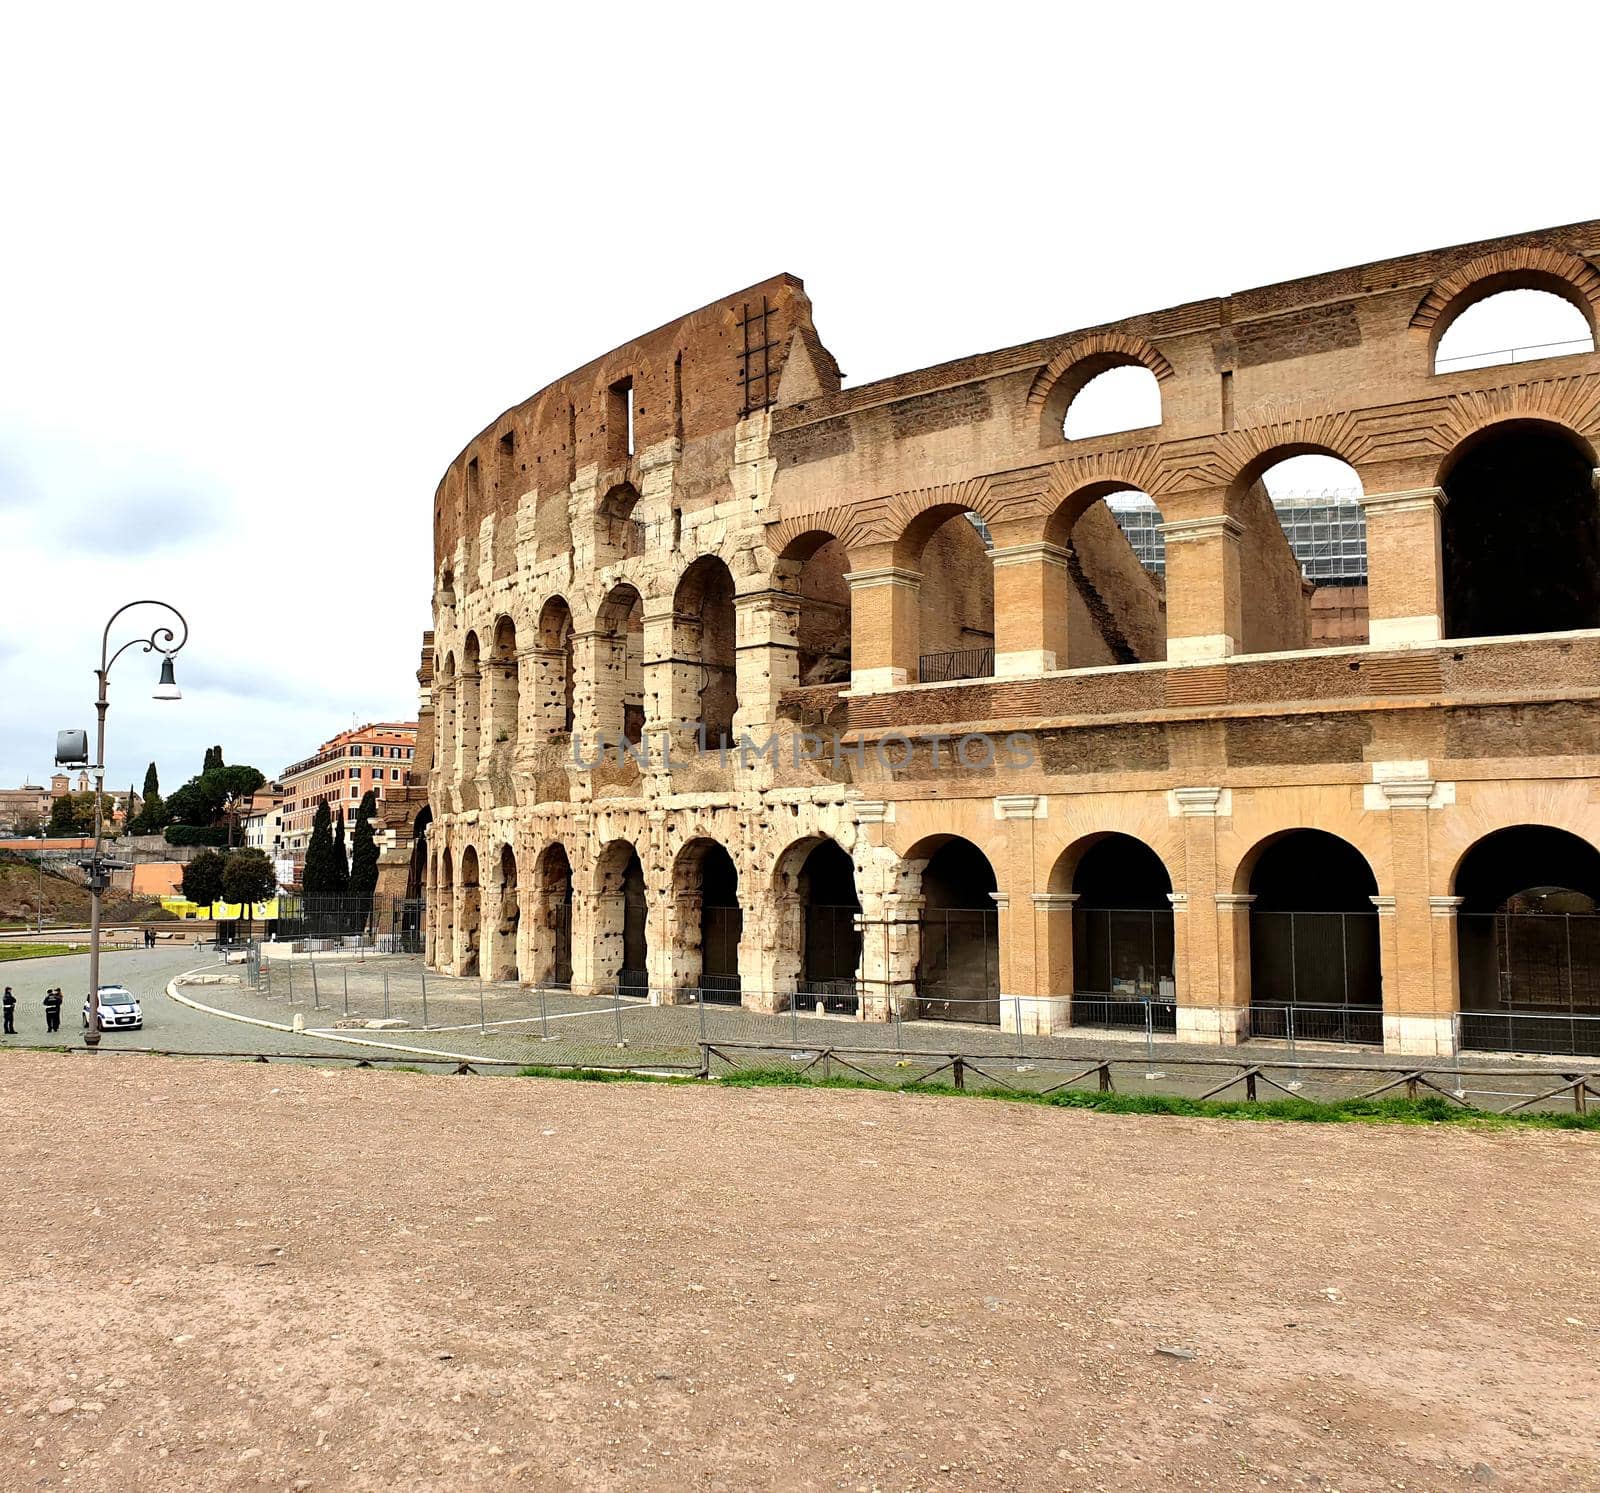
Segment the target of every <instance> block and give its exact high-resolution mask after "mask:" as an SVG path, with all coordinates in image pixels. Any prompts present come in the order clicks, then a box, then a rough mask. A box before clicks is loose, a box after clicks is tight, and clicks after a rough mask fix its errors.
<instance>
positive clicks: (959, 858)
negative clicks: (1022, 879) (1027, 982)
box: [911, 835, 1000, 1026]
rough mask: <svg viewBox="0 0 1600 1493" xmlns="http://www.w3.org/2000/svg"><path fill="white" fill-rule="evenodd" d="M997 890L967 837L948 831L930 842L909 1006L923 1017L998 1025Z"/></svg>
mask: <svg viewBox="0 0 1600 1493" xmlns="http://www.w3.org/2000/svg"><path fill="white" fill-rule="evenodd" d="M911 858H917V857H916V856H915V852H913V856H912V857H911ZM998 888H999V883H998V882H997V881H996V880H995V874H994V868H993V867H992V866H991V865H990V864H989V858H988V857H987V856H986V855H984V853H983V852H982V851H981V850H979V849H978V847H977V846H976V845H974V844H973V843H972V841H970V840H963V839H961V838H959V837H957V836H953V835H952V836H949V837H942V838H941V839H940V840H938V841H936V842H932V854H931V855H929V857H928V862H927V865H926V866H925V867H924V868H923V871H922V898H923V906H922V917H921V935H922V936H921V940H920V945H919V947H920V957H919V958H918V961H917V971H916V991H917V1011H918V1014H919V1015H921V1016H923V1017H924V1018H927V1019H929V1020H935V1021H981V1022H985V1023H987V1024H989V1025H991V1026H998V1025H999V1022H1000V938H999V932H1000V926H999V911H998V909H997V908H996V907H995V902H994V895H993V894H994V892H995V891H997V890H998Z"/></svg>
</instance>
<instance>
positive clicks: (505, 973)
mask: <svg viewBox="0 0 1600 1493" xmlns="http://www.w3.org/2000/svg"><path fill="white" fill-rule="evenodd" d="M497 871H498V875H497V876H496V878H495V890H496V892H497V894H498V896H497V901H496V905H495V906H494V907H493V908H491V909H490V918H491V921H490V923H489V925H488V930H487V931H488V939H487V943H488V960H489V970H488V977H489V978H490V979H491V980H515V979H517V978H518V977H519V970H518V959H517V930H518V926H519V924H520V923H521V920H522V903H521V899H520V888H519V886H518V878H517V853H516V851H515V850H514V849H513V848H512V847H511V845H510V844H503V845H502V846H501V847H500V856H499V865H498V867H497Z"/></svg>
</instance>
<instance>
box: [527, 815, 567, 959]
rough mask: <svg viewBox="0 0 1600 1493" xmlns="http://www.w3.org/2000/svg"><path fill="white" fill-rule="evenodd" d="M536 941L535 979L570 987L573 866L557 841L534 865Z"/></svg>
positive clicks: (548, 847)
mask: <svg viewBox="0 0 1600 1493" xmlns="http://www.w3.org/2000/svg"><path fill="white" fill-rule="evenodd" d="M536 874H537V877H538V894H539V926H538V928H537V929H536V930H535V931H536V933H537V937H538V941H537V943H536V945H535V948H534V961H535V963H534V968H535V980H536V982H537V983H538V984H540V985H547V986H553V987H556V988H559V989H563V990H565V989H568V988H569V987H570V986H571V984H572V863H571V861H569V860H568V859H567V848H566V846H565V845H562V844H561V843H560V842H559V841H558V842H557V843H555V844H553V845H547V846H545V848H544V851H543V853H542V854H541V855H540V857H539V861H538V866H537V872H536Z"/></svg>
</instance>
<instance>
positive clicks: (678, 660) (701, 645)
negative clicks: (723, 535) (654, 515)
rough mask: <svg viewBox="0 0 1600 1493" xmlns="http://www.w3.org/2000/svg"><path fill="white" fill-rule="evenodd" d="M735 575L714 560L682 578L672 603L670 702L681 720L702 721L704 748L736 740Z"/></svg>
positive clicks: (707, 560) (710, 558)
mask: <svg viewBox="0 0 1600 1493" xmlns="http://www.w3.org/2000/svg"><path fill="white" fill-rule="evenodd" d="M733 595H734V591H733V574H732V572H731V571H730V570H729V569H728V567H727V566H726V565H725V564H724V563H723V562H722V561H721V560H719V559H718V558H717V557H716V556H715V555H702V556H700V558H699V559H698V560H696V561H695V562H694V563H693V564H692V565H690V567H689V568H688V569H687V570H686V571H685V572H684V574H683V579H682V580H680V581H679V582H678V590H677V593H676V595H675V596H674V597H673V602H672V660H673V662H672V675H673V679H672V697H673V706H674V710H675V712H676V716H677V719H679V720H685V721H698V722H699V723H700V724H701V725H702V726H703V727H704V728H705V736H706V745H707V746H708V747H718V746H723V745H726V744H728V743H729V742H731V741H732V739H733V713H734V709H735V707H736V705H737V691H736V687H735V673H734V647H735V631H734V606H733Z"/></svg>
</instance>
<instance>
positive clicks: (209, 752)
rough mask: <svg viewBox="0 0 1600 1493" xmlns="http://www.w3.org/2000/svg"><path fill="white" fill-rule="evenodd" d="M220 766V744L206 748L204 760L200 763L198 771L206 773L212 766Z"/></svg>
mask: <svg viewBox="0 0 1600 1493" xmlns="http://www.w3.org/2000/svg"><path fill="white" fill-rule="evenodd" d="M221 766H222V748H221V747H220V746H214V747H207V748H206V760H205V761H204V762H203V763H201V765H200V771H201V772H202V773H208V772H210V771H211V769H212V768H214V767H221Z"/></svg>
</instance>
